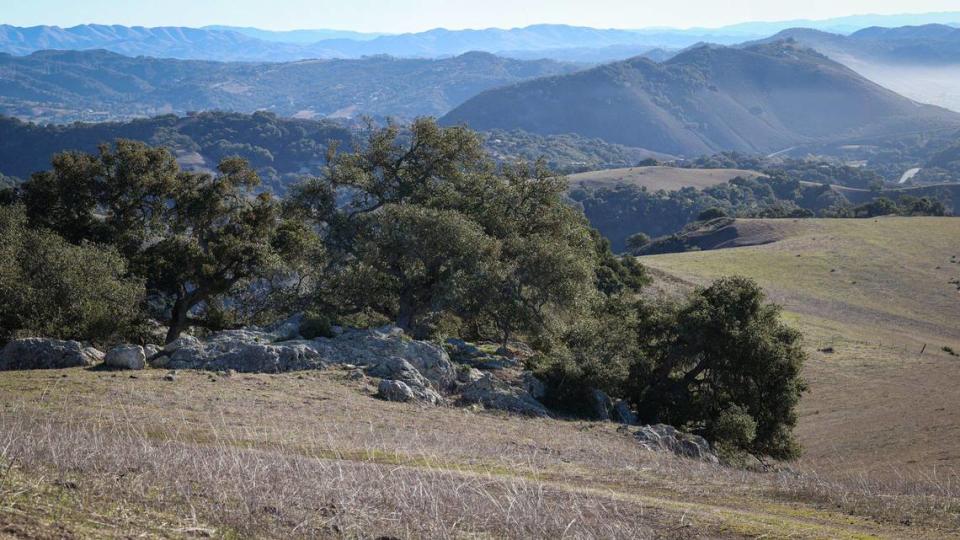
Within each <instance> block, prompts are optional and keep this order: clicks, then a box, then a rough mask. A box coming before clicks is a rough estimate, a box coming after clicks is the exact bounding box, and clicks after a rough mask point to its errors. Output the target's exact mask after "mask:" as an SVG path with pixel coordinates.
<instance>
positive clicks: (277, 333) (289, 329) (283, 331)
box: [266, 313, 304, 341]
mask: <svg viewBox="0 0 960 540" xmlns="http://www.w3.org/2000/svg"><path fill="white" fill-rule="evenodd" d="M303 319H304V316H303V313H297V314H296V315H293V316H292V317H289V318H287V319H285V320H282V321H280V322H276V323H274V324H272V325H270V326H268V327H267V328H266V330H267V332H269V333H271V334H273V336H274V339H275V340H277V341H287V340H291V339H302V336H301V335H300V325H301V324H303Z"/></svg>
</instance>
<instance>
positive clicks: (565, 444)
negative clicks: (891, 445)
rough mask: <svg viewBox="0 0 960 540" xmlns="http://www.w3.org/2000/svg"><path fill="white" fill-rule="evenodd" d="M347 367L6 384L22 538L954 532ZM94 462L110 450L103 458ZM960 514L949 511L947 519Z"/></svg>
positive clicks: (3, 392) (824, 492) (71, 373)
mask: <svg viewBox="0 0 960 540" xmlns="http://www.w3.org/2000/svg"><path fill="white" fill-rule="evenodd" d="M346 374H347V372H346V371H341V370H335V371H327V372H319V373H310V374H302V375H232V376H226V375H222V374H221V375H215V374H204V373H199V372H182V373H180V374H179V375H178V376H177V378H176V380H174V381H165V380H164V379H163V375H164V374H163V372H156V371H146V372H141V373H139V374H138V375H137V376H136V377H130V376H129V375H127V374H125V373H123V374H121V373H116V372H109V371H98V370H85V369H82V368H76V369H68V370H59V371H33V372H11V373H7V374H5V375H4V377H3V378H0V400H2V402H3V404H4V405H3V407H2V408H0V426H2V429H0V464H2V465H3V467H2V468H0V471H2V476H0V478H2V482H0V526H2V527H3V529H2V530H3V533H2V534H3V535H12V536H14V537H51V538H53V537H57V538H61V537H67V538H69V537H99V538H126V537H131V536H141V535H144V536H146V537H150V538H159V537H163V538H190V537H215V538H238V537H274V538H299V537H303V538H316V537H323V538H327V537H331V538H332V537H338V538H342V537H349V538H352V537H396V538H502V537H509V538H531V537H536V538H545V537H555V538H561V537H572V538H649V537H657V538H684V539H692V538H757V537H765V538H787V537H789V538H831V539H834V538H849V539H854V538H879V537H901V538H906V537H911V538H943V537H946V536H950V535H953V534H956V533H957V531H958V529H957V527H958V524H957V523H956V520H955V518H953V517H951V515H950V513H949V508H951V506H950V505H951V504H953V503H952V502H951V501H955V500H956V499H955V498H956V496H957V494H956V493H955V490H954V491H949V490H948V491H946V492H940V493H938V494H936V495H931V496H929V497H918V496H916V494H915V493H916V492H913V493H911V490H914V489H921V490H929V489H930V488H929V487H926V488H924V487H918V486H920V484H912V483H910V482H907V481H900V482H898V483H890V484H882V485H881V484H877V485H870V487H869V491H865V490H864V489H863V485H862V484H857V483H852V482H851V483H847V482H845V481H833V480H827V479H825V478H823V477H822V476H819V475H816V474H814V473H812V472H806V471H804V472H800V470H797V471H784V472H780V473H753V472H746V471H742V470H735V469H726V468H721V467H717V466H714V465H707V464H704V463H701V462H693V461H688V460H683V459H679V458H674V457H670V456H667V455H663V454H659V453H653V452H649V451H646V450H643V449H641V448H640V446H639V445H638V444H637V443H636V442H635V441H634V440H633V439H632V437H631V436H630V435H629V434H627V433H624V432H621V431H620V430H618V429H617V426H616V425H614V424H611V423H596V422H573V421H563V420H550V419H523V418H517V417H507V416H503V415H500V414H493V413H487V412H483V411H478V410H472V409H459V408H429V409H423V408H420V407H417V406H415V405H411V404H398V403H387V402H383V401H380V400H378V399H375V398H374V397H373V393H374V391H375V388H376V386H375V384H373V382H367V381H354V380H349V378H348V377H347V375H346ZM90 456H96V459H91V457H90ZM942 508H947V509H948V510H946V511H945V510H943V509H942Z"/></svg>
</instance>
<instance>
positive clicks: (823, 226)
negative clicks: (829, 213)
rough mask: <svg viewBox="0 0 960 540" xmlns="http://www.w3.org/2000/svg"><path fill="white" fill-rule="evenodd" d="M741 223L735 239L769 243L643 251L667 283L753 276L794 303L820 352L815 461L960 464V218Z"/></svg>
mask: <svg viewBox="0 0 960 540" xmlns="http://www.w3.org/2000/svg"><path fill="white" fill-rule="evenodd" d="M736 225H737V226H736V229H737V232H738V238H737V240H736V242H733V243H732V245H736V244H737V243H739V244H749V243H761V244H762V245H753V246H747V247H737V248H733V249H721V250H715V251H700V252H690V253H680V254H669V255H652V256H646V257H642V259H641V260H642V262H643V263H644V264H646V265H648V266H649V267H651V268H653V269H655V270H656V271H657V273H658V274H659V275H660V276H661V277H662V278H663V280H662V283H663V284H665V287H666V288H667V289H668V290H677V289H683V288H685V287H688V286H690V285H692V284H700V283H706V282H707V281H709V280H711V279H713V278H716V277H719V276H723V275H730V274H742V275H747V276H750V277H752V278H754V279H756V280H757V281H758V282H759V283H760V284H761V285H763V286H764V287H765V288H766V290H767V291H768V292H769V294H770V296H771V297H772V298H773V299H774V300H776V301H778V302H780V303H782V304H783V305H784V306H785V308H786V316H787V318H788V319H790V320H792V321H793V322H794V323H795V324H796V325H797V326H799V328H800V329H801V330H803V332H804V333H805V335H806V340H807V348H808V349H809V350H810V352H811V354H812V357H811V361H810V362H809V364H808V366H807V371H806V376H807V377H808V378H809V380H810V382H811V392H810V393H809V394H808V395H807V396H806V397H805V399H804V400H803V401H802V403H801V406H802V420H801V422H800V429H799V434H800V437H801V442H802V444H803V445H804V447H805V449H806V455H807V459H808V460H809V461H810V462H816V463H821V464H822V463H830V464H832V465H833V466H835V467H836V468H838V469H839V470H843V471H870V472H871V473H872V474H880V475H897V474H903V473H905V471H909V470H914V469H917V470H924V471H927V472H928V473H929V472H930V471H932V470H933V469H934V467H938V468H941V469H944V468H946V469H949V468H951V467H958V466H960V450H958V449H957V447H956V445H955V441H956V440H957V438H958V437H960V423H958V422H957V421H956V419H957V418H958V417H960V387H958V385H957V384H956V381H957V380H960V358H958V357H955V356H952V355H951V354H949V353H948V352H946V351H944V350H943V347H951V348H952V349H953V350H957V351H960V287H958V285H957V284H956V283H951V281H953V280H957V279H960V243H958V241H957V240H958V239H960V218H879V219H856V220H846V219H804V220H738V221H737V223H736ZM728 245H731V244H728ZM824 351H826V352H824ZM921 351H923V353H922V354H921Z"/></svg>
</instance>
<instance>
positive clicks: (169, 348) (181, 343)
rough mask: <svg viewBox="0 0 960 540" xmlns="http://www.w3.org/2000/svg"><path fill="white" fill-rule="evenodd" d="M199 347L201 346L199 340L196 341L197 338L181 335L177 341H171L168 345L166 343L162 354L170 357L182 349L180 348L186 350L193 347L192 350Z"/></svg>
mask: <svg viewBox="0 0 960 540" xmlns="http://www.w3.org/2000/svg"><path fill="white" fill-rule="evenodd" d="M200 346H201V345H200V340H199V339H197V338H195V337H193V336H191V335H187V334H183V335H181V336H180V337H178V338H177V339H175V340H173V341H171V342H170V343H167V344H166V345H164V346H163V352H165V353H167V354H168V355H170V354H172V353H174V352H176V351H177V350H178V349H182V348H186V347H194V348H196V347H200Z"/></svg>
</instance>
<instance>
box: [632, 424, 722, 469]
mask: <svg viewBox="0 0 960 540" xmlns="http://www.w3.org/2000/svg"><path fill="white" fill-rule="evenodd" d="M634 437H635V438H636V439H637V441H638V442H640V444H642V445H643V446H644V447H646V448H648V449H650V450H654V451H669V452H673V453H674V454H677V455H679V456H684V457H689V458H693V459H699V460H702V461H707V462H710V463H719V462H720V460H719V459H717V455H716V454H715V453H714V452H713V450H712V449H711V448H710V443H709V442H707V440H706V439H704V438H703V437H700V436H699V435H693V434H690V433H684V432H682V431H678V430H677V429H676V428H675V427H673V426H668V425H666V424H655V425H648V426H640V428H639V429H637V431H636V433H634Z"/></svg>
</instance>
